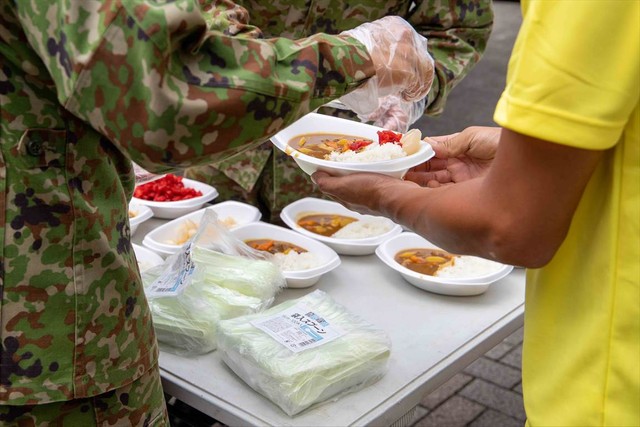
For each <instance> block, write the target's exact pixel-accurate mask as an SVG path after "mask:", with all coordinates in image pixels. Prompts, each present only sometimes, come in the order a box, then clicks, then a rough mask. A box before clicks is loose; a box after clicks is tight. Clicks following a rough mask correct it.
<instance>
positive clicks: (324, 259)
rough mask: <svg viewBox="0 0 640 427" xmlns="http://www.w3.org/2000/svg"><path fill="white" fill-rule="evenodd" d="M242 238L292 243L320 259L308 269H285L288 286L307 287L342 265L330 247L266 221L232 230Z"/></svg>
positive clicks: (284, 273) (244, 239)
mask: <svg viewBox="0 0 640 427" xmlns="http://www.w3.org/2000/svg"><path fill="white" fill-rule="evenodd" d="M231 232H232V233H233V235H234V236H236V237H237V238H239V239H240V240H243V241H247V240H254V239H272V240H279V241H281V242H287V243H292V244H294V245H297V246H300V247H301V248H303V249H306V250H307V251H308V252H310V253H312V254H313V255H314V256H315V257H316V258H318V259H319V261H320V264H319V265H318V266H316V267H313V268H309V269H306V270H295V271H294V270H284V271H283V272H282V273H283V275H284V277H285V279H287V287H288V288H307V287H309V286H312V285H314V284H315V283H316V282H317V281H318V280H320V277H322V275H323V274H325V273H328V272H329V271H331V270H333V269H334V268H336V267H338V266H339V265H340V257H339V256H338V254H337V253H336V252H335V251H334V250H333V249H331V248H330V247H328V246H326V245H324V244H322V243H320V242H318V241H317V240H313V239H311V238H309V237H306V236H303V235H301V234H299V233H296V232H295V231H291V230H289V229H287V228H284V227H279V226H277V225H273V224H267V223H265V222H252V223H250V224H245V225H241V226H239V227H236V228H234V229H233V230H231Z"/></svg>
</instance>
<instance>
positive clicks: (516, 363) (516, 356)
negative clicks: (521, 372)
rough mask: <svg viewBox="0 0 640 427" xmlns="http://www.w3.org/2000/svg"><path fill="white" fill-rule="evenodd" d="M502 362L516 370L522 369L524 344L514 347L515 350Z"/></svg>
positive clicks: (501, 360)
mask: <svg viewBox="0 0 640 427" xmlns="http://www.w3.org/2000/svg"><path fill="white" fill-rule="evenodd" d="M500 362H502V363H505V364H507V365H509V366H512V367H514V368H516V369H522V344H521V345H518V346H516V347H514V348H513V350H511V351H510V352H509V353H507V354H506V355H505V356H504V357H503V358H502V359H500Z"/></svg>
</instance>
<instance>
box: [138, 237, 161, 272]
mask: <svg viewBox="0 0 640 427" xmlns="http://www.w3.org/2000/svg"><path fill="white" fill-rule="evenodd" d="M132 246H133V251H134V252H135V254H136V259H137V260H138V267H139V268H140V272H141V273H142V272H144V271H145V270H148V269H150V268H152V267H155V266H156V265H160V264H162V263H164V260H163V259H162V257H161V256H160V255H158V254H157V253H155V252H153V251H151V250H149V249H147V248H143V247H142V246H139V245H136V244H135V243H132Z"/></svg>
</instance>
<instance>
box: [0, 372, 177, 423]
mask: <svg viewBox="0 0 640 427" xmlns="http://www.w3.org/2000/svg"><path fill="white" fill-rule="evenodd" d="M0 426H18V427H28V426H29V427H30V426H43V427H44V426H56V427H61V426H65V427H66V426H68V427H90V426H122V427H125V426H126V427H129V426H162V427H165V426H166V427H168V426H169V417H168V414H167V407H166V404H165V400H164V394H163V392H162V384H161V383H160V372H159V371H158V367H157V366H156V367H154V368H153V369H151V370H149V372H147V373H146V374H144V375H143V376H142V377H140V378H138V379H137V380H135V381H134V382H132V383H131V384H129V385H126V386H124V387H121V388H119V389H115V390H111V391H108V392H107V393H104V394H101V395H98V396H95V397H90V398H84V399H76V400H70V401H65V402H54V403H47V404H43V405H24V406H11V405H0Z"/></svg>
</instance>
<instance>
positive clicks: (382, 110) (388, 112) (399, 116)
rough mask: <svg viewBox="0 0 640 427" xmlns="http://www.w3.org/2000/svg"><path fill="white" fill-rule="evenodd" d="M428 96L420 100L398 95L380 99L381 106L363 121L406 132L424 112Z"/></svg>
mask: <svg viewBox="0 0 640 427" xmlns="http://www.w3.org/2000/svg"><path fill="white" fill-rule="evenodd" d="M426 103H427V98H426V97H425V98H422V99H421V100H419V101H404V100H402V99H401V98H400V97H398V96H396V95H389V96H386V97H384V98H382V99H380V101H379V107H378V109H377V110H375V111H374V112H373V113H371V114H370V115H369V116H367V117H360V119H362V120H363V121H367V122H373V124H374V125H375V126H378V127H381V128H385V129H389V130H393V131H396V132H402V133H405V132H407V130H409V126H411V125H412V124H414V123H415V122H416V121H417V120H418V119H419V118H420V117H422V115H423V114H424V108H425V104H426Z"/></svg>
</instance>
